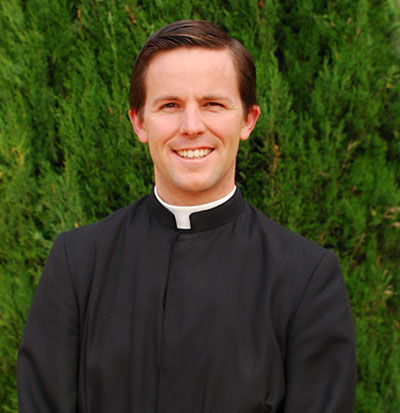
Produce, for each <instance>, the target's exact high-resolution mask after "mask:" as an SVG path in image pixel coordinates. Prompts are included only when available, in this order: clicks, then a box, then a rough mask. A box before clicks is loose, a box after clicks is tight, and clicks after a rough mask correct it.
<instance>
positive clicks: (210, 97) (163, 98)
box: [151, 95, 233, 106]
mask: <svg viewBox="0 0 400 413" xmlns="http://www.w3.org/2000/svg"><path fill="white" fill-rule="evenodd" d="M176 100H178V101H179V100H180V98H179V97H178V96H174V95H163V96H159V97H157V98H155V99H154V100H153V101H152V102H151V104H152V105H153V106H154V105H157V104H159V103H160V102H165V101H176ZM200 100H207V101H212V100H217V101H224V102H227V103H228V104H231V105H232V104H233V101H232V99H231V98H229V96H224V95H206V96H203V97H202V98H201V99H200Z"/></svg>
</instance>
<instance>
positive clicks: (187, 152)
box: [175, 148, 214, 159]
mask: <svg viewBox="0 0 400 413" xmlns="http://www.w3.org/2000/svg"><path fill="white" fill-rule="evenodd" d="M213 150H214V149H210V148H201V149H193V150H192V149H183V150H181V151H175V152H176V153H177V154H178V155H179V156H180V157H181V158H184V159H201V158H204V157H206V156H207V155H209V154H210V153H211V152H212V151H213Z"/></svg>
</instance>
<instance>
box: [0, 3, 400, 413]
mask: <svg viewBox="0 0 400 413" xmlns="http://www.w3.org/2000/svg"><path fill="white" fill-rule="evenodd" d="M399 15H400V5H399V2H398V1H397V0H392V1H389V0H387V1H385V0H352V1H350V0H336V1H322V0H312V1H311V0H302V1H299V2H294V1H288V0H281V1H277V0H266V1H256V0H251V1H248V2H243V1H238V0H192V1H188V0H165V1H163V0H142V1H140V0H126V1H116V0H114V1H112V0H103V1H101V0H81V1H78V0H75V1H72V0H70V1H67V0H58V1H56V2H55V1H52V0H24V1H23V0H3V1H2V2H1V3H0V27H1V36H0V105H1V110H0V199H1V206H0V234H1V240H0V264H1V270H0V296H1V300H0V328H1V334H0V372H1V374H0V410H2V411H4V412H17V401H16V374H15V363H16V356H17V350H18V345H19V342H20V340H21V336H22V332H23V328H24V323H25V319H26V315H27V312H28V309H29V306H30V303H31V299H32V296H33V293H34V290H35V286H36V283H37V281H38V279H39V277H40V274H41V269H42V268H43V265H44V262H45V260H46V257H47V255H48V253H49V250H50V248H51V245H52V242H53V241H54V238H55V236H56V235H57V234H58V233H59V232H61V231H64V230H68V229H70V228H73V227H77V226H82V225H85V224H87V223H90V222H93V221H95V220H98V219H101V218H102V217H104V216H106V215H107V214H109V213H111V212H112V211H114V210H116V209H118V208H120V207H122V206H124V205H126V204H128V203H130V202H132V201H134V200H135V199H137V198H139V197H141V196H143V195H144V194H146V193H148V192H149V191H150V189H151V186H152V182H153V171H152V164H151V160H150V156H149V153H148V150H147V148H146V147H145V146H143V145H142V144H141V143H140V142H138V140H137V138H136V137H135V136H134V134H133V132H132V129H131V126H130V123H129V119H128V114H127V112H128V95H129V81H130V72H131V68H132V63H133V60H134V58H135V56H136V54H137V53H138V51H139V49H140V47H141V45H142V44H143V42H144V41H145V39H146V38H147V37H148V36H149V35H150V34H151V33H152V32H154V31H155V30H156V29H157V28H159V27H161V26H163V25H164V24H166V23H169V22H171V21H174V20H179V19H184V18H196V19H197V18H202V19H206V20H210V21H213V22H215V23H217V24H218V25H220V26H221V27H223V28H225V29H226V30H227V31H228V32H229V34H230V35H231V36H233V37H236V38H238V39H239V40H241V41H242V42H243V43H244V44H245V46H246V47H247V48H248V49H249V50H250V51H251V53H252V55H253V57H254V59H255V62H256V66H257V76H258V96H259V104H260V107H261V111H262V116H261V118H260V120H259V123H258V125H257V127H256V129H255V131H254V132H253V134H252V136H251V138H250V140H249V141H247V142H245V143H243V144H242V145H241V147H240V151H239V159H238V172H237V182H238V185H239V186H240V187H241V189H242V191H243V193H244V195H245V198H246V199H247V200H249V201H250V202H251V203H253V204H254V205H255V206H257V207H258V208H259V209H260V210H262V211H263V212H265V213H266V214H267V215H269V216H270V217H271V218H273V219H274V220H276V221H278V222H279V223H281V224H283V225H285V226H288V227H289V228H291V229H292V230H294V231H296V232H298V233H300V234H302V235H303V236H305V237H307V238H310V239H312V240H314V241H316V242H318V243H320V244H321V245H323V246H325V247H327V248H330V249H333V250H334V251H335V252H336V253H337V254H338V255H339V257H340V260H341V263H342V267H343V270H344V273H345V281H346V284H347V287H348V291H349V295H350V299H351V303H352V308H353V314H354V319H355V327H356V335H357V359H358V386H357V396H356V409H355V411H356V412H374V413H375V412H394V411H398V410H399V407H400V372H399V366H400V351H399V321H398V313H399V293H398V288H399V274H400V268H399V258H398V257H399V254H400V191H399V181H400V165H399V161H400V139H399V137H400V135H399V134H400V132H399V126H400V81H399V80H400V70H399V67H400V65H399V63H400V46H399V44H400V43H399V41H400V30H399V21H400V20H399Z"/></svg>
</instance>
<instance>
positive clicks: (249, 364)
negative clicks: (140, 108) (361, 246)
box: [18, 190, 355, 413]
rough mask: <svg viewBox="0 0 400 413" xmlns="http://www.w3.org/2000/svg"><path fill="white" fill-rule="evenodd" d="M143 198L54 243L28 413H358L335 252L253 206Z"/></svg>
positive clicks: (30, 370) (24, 346)
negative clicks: (182, 214)
mask: <svg viewBox="0 0 400 413" xmlns="http://www.w3.org/2000/svg"><path fill="white" fill-rule="evenodd" d="M191 224H192V229H191V230H177V229H176V226H175V220H174V216H173V215H172V214H171V213H170V212H169V211H168V210H167V209H165V208H164V207H163V206H162V205H161V204H160V203H159V202H158V201H157V199H156V198H155V196H154V194H151V195H149V196H147V197H144V198H142V199H140V200H138V201H137V202H135V203H133V204H131V205H130V206H127V207H125V208H123V209H121V210H119V211H117V212H116V213H114V214H112V215H110V216H109V217H107V218H105V219H104V220H102V221H100V222H97V223H94V224H91V225H88V226H86V227H82V228H79V229H75V230H72V231H69V232H67V233H63V234H61V235H59V236H58V237H57V239H56V241H55V243H54V246H53V249H52V252H51V254H50V256H49V258H48V260H47V263H46V266H45V269H44V272H43V275H42V277H41V279H40V282H39V284H38V287H37V291H36V293H35V297H34V299H33V303H32V307H31V310H30V313H29V316H28V320H27V324H26V328H25V332H24V337H23V340H22V343H21V347H20V352H19V358H18V397H19V405H20V410H19V411H20V413H28V412H29V413H32V412H38V413H39V412H40V413H47V412H49V413H50V412H51V413H55V412H60V413H72V412H79V413H89V412H90V413H102V412H118V413H124V412H130V413H132V412H135V413H148V412H149V413H150V412H151V413H156V412H157V413H188V412H191V413H200V412H203V413H205V412H206V413H225V412H227V413H228V412H229V413H232V412H234V413H235V412H236V413H253V412H254V413H256V412H284V413H289V412H290V413H295V412H296V413H303V412H304V413H305V412H307V413H334V412H335V413H350V412H352V411H353V400H354V387H355V350H354V349H355V344H354V332H353V324H352V317H351V311H350V306H349V302H348V298H347V294H346V290H345V286H344V282H343V277H342V274H341V270H340V266H339V263H338V260H337V258H336V256H335V254H334V253H332V252H330V251H327V250H325V249H323V248H322V247H320V246H318V245H316V244H314V243H312V242H310V241H308V240H306V239H304V238H302V237H300V236H298V235H296V234H294V233H292V232H290V231H289V230H287V229H285V228H283V227H281V226H280V225H278V224H276V223H274V222H273V221H272V220H270V219H269V218H267V217H266V216H264V215H262V214H261V213H260V212H259V211H257V210H256V209H255V208H253V207H252V206H251V205H249V204H247V203H246V202H245V201H244V200H243V198H242V196H241V194H240V191H239V190H237V191H236V193H235V195H234V196H233V197H232V198H231V199H230V200H228V201H227V202H226V203H224V204H222V205H220V206H218V207H216V208H214V209H212V210H208V211H202V212H199V213H196V214H193V215H192V216H191Z"/></svg>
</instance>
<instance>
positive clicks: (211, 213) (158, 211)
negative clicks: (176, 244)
mask: <svg viewBox="0 0 400 413" xmlns="http://www.w3.org/2000/svg"><path fill="white" fill-rule="evenodd" d="M244 206H245V202H244V199H243V197H242V194H241V191H240V189H239V188H236V191H235V192H234V194H233V195H232V196H231V197H230V198H229V199H228V200H227V201H225V202H223V203H222V204H220V205H218V206H215V207H211V208H209V209H206V210H203V211H199V212H193V213H192V214H191V215H190V224H191V228H190V229H183V230H182V229H179V228H177V225H176V221H175V216H174V214H173V213H172V212H170V211H169V210H168V208H166V207H165V206H163V205H162V204H161V203H160V201H159V200H158V199H157V197H156V195H155V193H154V189H153V191H152V192H151V194H150V195H149V197H148V207H149V210H150V213H151V214H152V215H154V217H155V218H156V219H157V220H158V221H159V222H161V223H162V224H163V225H165V226H167V227H169V228H171V229H175V230H180V231H184V232H201V231H207V230H209V229H212V228H215V227H218V226H220V225H223V224H226V223H228V222H229V221H231V220H233V219H235V218H236V217H237V216H238V215H239V214H240V213H241V212H242V210H243V208H244Z"/></svg>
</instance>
